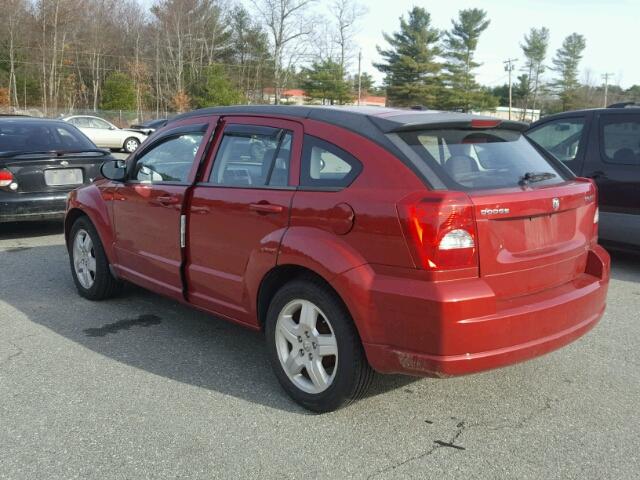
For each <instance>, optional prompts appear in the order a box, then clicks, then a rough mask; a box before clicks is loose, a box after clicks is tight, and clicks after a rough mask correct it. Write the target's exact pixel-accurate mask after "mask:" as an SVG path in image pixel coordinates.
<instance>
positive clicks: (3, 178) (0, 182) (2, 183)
mask: <svg viewBox="0 0 640 480" xmlns="http://www.w3.org/2000/svg"><path fill="white" fill-rule="evenodd" d="M12 183H13V173H11V172H10V171H9V170H0V187H8V186H9V185H11V184H12Z"/></svg>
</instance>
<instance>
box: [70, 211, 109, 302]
mask: <svg viewBox="0 0 640 480" xmlns="http://www.w3.org/2000/svg"><path fill="white" fill-rule="evenodd" d="M70 239H71V240H70V242H69V260H70V261H71V275H72V276H73V281H74V283H75V285H76V289H77V290H78V293H80V295H82V296H83V297H85V298H88V299H89V300H103V299H105V298H109V297H112V296H113V295H114V294H115V293H117V291H118V289H119V287H120V282H119V281H118V280H117V279H116V278H115V277H114V276H113V275H112V274H111V271H110V270H109V261H108V260H107V256H106V254H105V252H104V248H103V247H102V242H101V241H100V237H99V236H98V232H97V231H96V229H95V227H94V226H93V224H92V223H91V221H89V219H88V218H87V217H80V218H78V219H77V220H76V221H75V223H74V224H73V226H72V227H71V232H70Z"/></svg>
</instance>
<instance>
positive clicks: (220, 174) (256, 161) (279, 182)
mask: <svg viewBox="0 0 640 480" xmlns="http://www.w3.org/2000/svg"><path fill="white" fill-rule="evenodd" d="M234 127H235V126H234V125H230V126H229V127H227V132H226V133H225V134H224V136H223V137H222V141H221V143H220V147H219V148H218V153H217V154H216V158H215V161H214V163H213V171H212V172H211V176H210V177H209V182H210V183H214V184H216V185H226V186H232V187H243V186H244V187H263V186H277V187H283V186H286V185H288V184H289V165H290V161H291V141H292V135H291V133H290V132H287V131H285V130H281V129H277V128H269V127H257V128H253V129H252V126H242V128H240V127H238V128H234Z"/></svg>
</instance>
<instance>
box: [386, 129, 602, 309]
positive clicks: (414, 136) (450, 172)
mask: <svg viewBox="0 0 640 480" xmlns="http://www.w3.org/2000/svg"><path fill="white" fill-rule="evenodd" d="M398 130H399V131H398V133H397V136H396V139H395V143H396V144H397V145H399V146H400V147H401V149H402V148H403V147H405V148H404V149H403V151H404V152H405V153H407V156H408V157H410V159H411V161H413V162H414V164H417V163H419V162H422V165H416V166H417V169H418V170H420V171H422V172H427V173H426V176H427V182H428V183H429V184H430V185H429V186H430V187H431V188H430V192H431V193H429V194H428V195H430V197H432V198H420V197H415V196H413V197H409V198H408V200H405V201H404V203H401V205H400V206H401V208H400V209H399V211H400V212H405V213H404V214H402V213H401V220H402V219H404V225H407V227H406V228H405V231H407V232H408V235H409V236H411V237H412V238H413V240H414V241H413V242H410V243H413V244H414V245H413V250H414V251H418V252H419V254H418V255H416V254H414V258H418V257H419V256H420V254H422V256H423V257H424V256H425V254H424V252H425V251H426V252H427V255H426V256H427V257H429V258H422V261H421V262H418V261H416V264H417V265H418V264H419V263H421V264H422V267H423V268H426V269H432V270H434V271H438V270H439V269H441V270H446V269H449V270H451V269H455V268H456V266H457V267H459V268H462V267H465V268H467V269H468V267H469V266H470V265H477V275H479V276H481V277H482V278H484V279H485V280H486V281H487V283H488V284H489V285H490V286H491V287H492V289H493V290H494V292H495V293H496V296H497V297H498V298H499V299H502V300H504V299H509V298H513V297H517V296H522V295H527V294H532V293H535V292H539V291H541V290H544V289H548V288H553V287H555V286H558V285H561V284H564V283H567V282H570V281H572V280H573V279H575V278H576V277H578V276H580V275H582V274H583V273H584V272H585V266H586V262H587V256H588V251H589V248H590V247H591V245H592V244H593V242H595V240H596V228H595V226H594V222H597V213H596V212H597V209H596V205H597V204H596V194H595V187H594V185H593V184H592V183H591V182H590V181H588V180H586V179H577V178H575V177H574V176H573V174H571V172H569V171H568V170H567V169H566V168H564V167H563V166H562V165H561V164H558V163H557V162H555V161H554V160H552V159H547V158H545V157H544V156H543V155H542V154H541V153H540V152H539V151H538V150H537V149H536V148H535V147H534V146H533V145H532V144H531V143H530V142H529V141H528V140H527V139H526V138H525V137H524V136H523V135H522V133H521V131H522V130H523V125H522V124H517V123H515V122H505V124H503V125H501V122H500V121H496V120H487V119H482V120H481V121H479V122H477V123H475V124H474V121H473V120H472V121H469V120H467V121H466V122H458V123H454V122H449V123H448V124H447V125H444V126H442V127H441V128H437V127H433V126H429V128H425V127H420V126H418V127H416V126H415V125H412V126H410V128H408V129H402V128H400V129H398ZM392 140H394V139H392ZM398 140H400V141H401V142H403V143H404V145H402V144H401V143H399V142H398ZM406 147H409V148H408V149H407V148H406ZM425 167H426V168H425ZM436 196H437V198H435V197H436ZM423 197H424V195H423ZM434 198H435V200H434ZM416 202H417V203H416ZM416 204H418V205H419V207H418V208H417V209H416V207H415V205H416ZM407 205H408V208H407ZM430 210H434V211H435V212H436V213H435V216H434V214H432V213H429V211H430ZM415 212H418V213H415ZM471 217H473V219H471ZM434 219H435V220H434ZM411 222H415V223H416V224H417V225H418V227H416V228H411V227H410V225H409V224H410V223H411ZM416 229H419V233H418V234H416V233H415V232H416V231H417V230H416ZM412 230H413V233H412ZM430 231H431V232H436V233H434V234H432V237H433V238H432V239H430V240H429V242H430V244H428V242H427V241H426V240H424V238H423V237H424V235H426V233H425V232H430ZM416 238H419V240H418V242H417V243H418V248H417V249H416V248H415V244H416V241H415V239H416ZM411 248H412V245H410V249H411ZM425 248H426V250H425ZM456 251H459V252H460V254H459V255H457V256H455V255H454V254H455V252H456ZM464 252H467V253H466V256H464V255H462V253H464ZM445 255H446V256H445ZM472 255H473V256H472ZM452 258H453V259H454V261H453V262H451V261H449V259H452ZM443 259H444V260H445V261H444V262H443ZM456 259H457V260H456ZM456 262H458V264H457V265H456ZM442 265H446V268H444V269H443V268H441V266H442ZM459 271H462V270H459ZM467 271H468V270H465V272H467ZM434 278H435V277H434Z"/></svg>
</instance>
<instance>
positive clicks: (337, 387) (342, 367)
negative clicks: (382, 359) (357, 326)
mask: <svg viewBox="0 0 640 480" xmlns="http://www.w3.org/2000/svg"><path fill="white" fill-rule="evenodd" d="M296 298H299V299H304V300H308V301H310V302H312V303H314V304H315V305H316V306H318V308H319V309H320V310H321V311H322V312H323V313H324V315H325V316H326V317H327V320H328V321H329V323H330V324H331V327H332V329H333V333H334V335H335V337H336V343H337V345H338V367H337V368H338V370H337V372H336V375H335V378H334V380H333V383H332V384H331V385H330V386H329V387H328V388H327V389H326V390H324V391H322V392H320V393H317V394H310V393H307V392H304V391H303V390H300V389H299V388H298V387H297V386H296V385H295V384H294V383H293V382H292V381H291V380H290V379H289V377H288V376H287V374H286V373H285V371H284V369H283V367H282V365H281V363H280V359H279V356H278V352H277V349H276V338H275V337H276V324H277V321H278V316H279V314H280V312H281V311H282V309H283V308H284V306H285V305H286V304H287V303H289V302H290V301H291V300H294V299H296ZM265 334H266V339H267V351H268V355H269V360H270V361H271V364H272V367H273V370H274V372H275V375H276V377H277V378H278V381H279V382H280V384H281V385H282V387H283V388H284V389H285V390H286V391H287V393H288V394H289V395H290V396H292V397H293V398H294V400H296V401H297V402H298V403H300V404H302V405H303V406H304V407H306V408H308V409H310V410H313V411H316V412H325V411H330V410H335V409H336V408H338V407H339V406H340V405H342V404H343V403H344V402H345V400H347V399H348V398H349V397H350V396H351V394H352V391H353V387H354V382H355V377H356V372H355V367H354V365H356V363H357V358H356V355H358V354H359V353H360V352H359V351H358V350H357V347H358V346H357V345H353V343H354V342H353V338H354V326H353V321H352V320H351V317H350V315H349V314H348V312H347V311H346V309H345V307H344V306H343V305H342V304H341V301H340V300H339V299H338V298H337V297H336V295H335V294H333V293H332V292H330V291H328V289H323V288H320V287H319V286H318V285H317V284H316V283H315V282H310V281H305V280H298V281H294V282H292V283H290V284H288V285H285V286H284V287H282V288H281V289H280V290H279V291H278V292H277V293H276V295H275V296H274V298H273V300H272V302H271V304H270V305H269V309H268V312H267V320H266V325H265Z"/></svg>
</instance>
